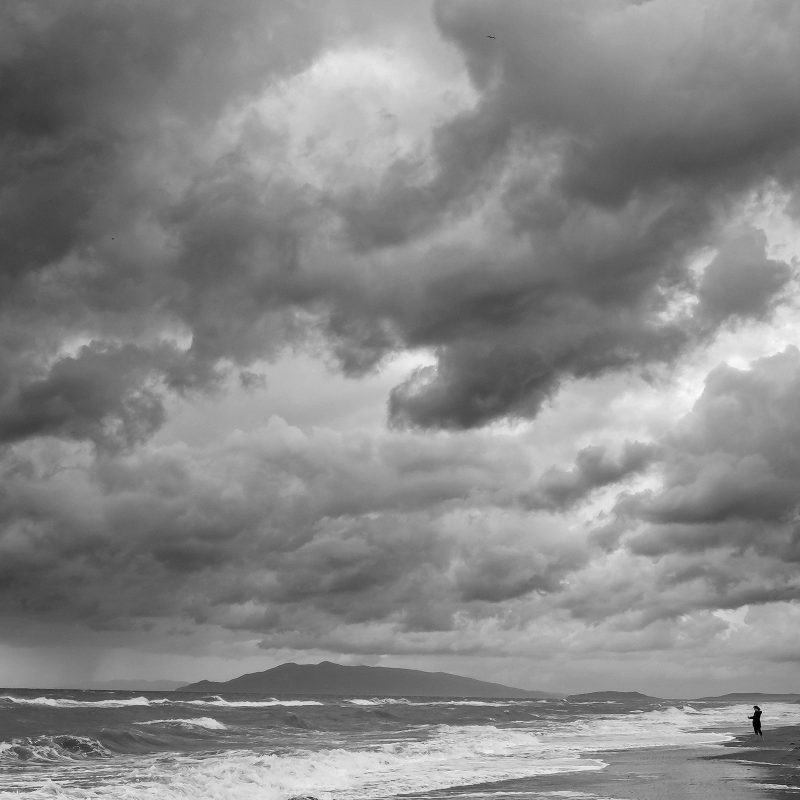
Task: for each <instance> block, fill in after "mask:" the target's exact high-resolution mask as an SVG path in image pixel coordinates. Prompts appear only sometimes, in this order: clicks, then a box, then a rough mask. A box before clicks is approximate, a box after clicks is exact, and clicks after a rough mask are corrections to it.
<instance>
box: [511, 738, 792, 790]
mask: <svg viewBox="0 0 800 800" xmlns="http://www.w3.org/2000/svg"><path fill="white" fill-rule="evenodd" d="M592 755H593V757H596V758H599V759H601V760H602V761H605V762H606V763H607V764H608V767H606V768H605V769H604V770H602V771H600V772H584V773H578V774H575V773H573V774H570V775H553V776H539V777H537V778H536V786H535V789H536V791H537V792H538V793H540V794H541V796H542V797H551V796H552V797H564V796H565V793H570V794H574V795H576V796H581V795H585V796H586V797H591V798H604V800H694V799H695V798H697V800H700V799H701V798H702V800H754V798H774V799H776V800H784V799H785V798H795V800H797V798H798V797H800V727H795V726H791V727H785V728H777V729H775V730H767V731H765V733H764V738H763V740H759V741H755V739H754V737H753V736H751V735H743V736H740V737H737V739H735V740H733V741H731V742H729V743H727V744H725V745H722V746H720V745H709V746H707V747H694V748H679V747H676V748H660V747H659V748H643V749H641V750H615V751H608V752H600V753H596V754H592ZM523 784H526V785H524V786H523ZM496 788H497V787H496ZM503 789H504V794H507V795H508V796H510V797H513V796H514V795H515V793H516V791H523V790H527V791H530V789H531V786H530V783H528V782H522V781H509V782H508V783H507V784H505V785H504V786H503Z"/></svg>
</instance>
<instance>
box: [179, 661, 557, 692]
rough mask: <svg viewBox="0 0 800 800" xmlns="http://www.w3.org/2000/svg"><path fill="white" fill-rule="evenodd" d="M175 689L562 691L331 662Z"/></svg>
mask: <svg viewBox="0 0 800 800" xmlns="http://www.w3.org/2000/svg"><path fill="white" fill-rule="evenodd" d="M176 691H179V692H203V693H206V694H219V693H220V692H235V693H243V694H304V695H305V694H322V695H326V694H327V695H369V696H372V697H476V698H512V699H525V698H532V699H537V698H552V697H560V696H561V695H558V694H555V693H553V692H543V691H539V690H535V689H519V688H516V687H513V686H505V685H503V684H500V683H491V682H488V681H481V680H477V679H476V678H465V677H463V676H461V675H452V674H450V673H448V672H425V671H423V670H418V669H404V668H400V667H368V666H362V665H359V666H345V665H342V664H334V663H333V662H331V661H322V662H320V663H319V664H295V663H294V662H289V663H287V664H281V665H279V666H277V667H273V668H272V669H267V670H264V671H263V672H251V673H248V674H246V675H240V676H239V677H238V678H233V679H231V680H229V681H209V680H202V681H197V682H196V683H190V684H187V685H186V686H181V687H179V688H178V689H176Z"/></svg>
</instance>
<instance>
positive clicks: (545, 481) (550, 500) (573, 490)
mask: <svg viewBox="0 0 800 800" xmlns="http://www.w3.org/2000/svg"><path fill="white" fill-rule="evenodd" d="M657 453H658V448H657V447H656V446H655V445H652V444H645V443H642V442H626V443H625V445H624V446H623V448H622V452H621V453H620V455H619V457H618V458H616V459H615V458H612V457H609V454H608V453H607V452H606V449H605V448H604V447H599V446H593V447H586V448H584V449H583V450H581V451H580V452H579V453H578V456H577V458H576V459H575V466H574V467H573V468H572V469H571V470H563V469H559V468H558V467H552V468H551V469H549V470H548V471H547V472H545V473H544V475H542V476H541V478H540V479H539V480H538V482H537V485H536V488H535V490H534V492H533V493H532V496H531V500H532V503H533V504H534V505H539V507H544V508H561V509H563V508H566V507H568V506H570V505H572V504H573V503H575V502H577V501H579V500H581V499H582V498H584V497H586V496H587V495H588V494H589V493H590V492H592V491H593V490H595V489H599V488H601V487H603V486H609V485H612V484H617V483H619V482H620V481H622V480H624V479H625V478H626V477H628V476H630V475H635V474H637V473H640V472H641V471H642V470H644V469H645V468H646V467H647V466H649V464H650V463H651V462H652V461H653V460H654V458H655V457H656V456H657Z"/></svg>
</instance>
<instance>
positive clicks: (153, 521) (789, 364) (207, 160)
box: [0, 0, 800, 652]
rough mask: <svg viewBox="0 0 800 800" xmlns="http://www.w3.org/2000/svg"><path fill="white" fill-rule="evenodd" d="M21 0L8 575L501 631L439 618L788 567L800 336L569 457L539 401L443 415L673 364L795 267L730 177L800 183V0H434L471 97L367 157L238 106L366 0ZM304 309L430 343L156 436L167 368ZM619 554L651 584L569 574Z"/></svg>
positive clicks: (696, 588)
mask: <svg viewBox="0 0 800 800" xmlns="http://www.w3.org/2000/svg"><path fill="white" fill-rule="evenodd" d="M676 6H677V8H676ZM0 15H1V16H2V21H1V22H0V30H2V31H4V33H2V34H0V127H1V129H2V137H3V148H2V156H1V157H0V158H1V160H0V165H2V166H1V167H0V168H1V169H2V172H3V189H2V200H0V250H1V251H2V254H3V258H2V264H1V265H0V314H1V315H2V316H1V317H0V320H1V321H0V374H1V375H2V382H1V383H0V442H2V443H3V444H2V446H3V448H4V449H3V450H2V451H0V453H2V471H3V483H2V487H3V488H2V491H0V552H2V558H0V591H2V593H3V595H4V597H5V598H6V603H7V604H8V605H7V607H8V608H12V609H14V610H15V612H16V613H20V614H41V615H52V616H56V617H59V616H61V617H64V618H80V619H84V620H87V621H89V622H90V623H91V624H93V625H95V626H98V627H100V626H109V625H110V626H123V627H124V626H125V625H127V624H129V621H130V620H131V619H138V618H148V617H159V616H173V615H174V616H181V617H187V618H191V619H194V620H195V621H197V622H203V623H216V624H221V625H224V626H228V627H231V628H241V629H243V630H249V631H257V632H259V633H261V634H265V635H266V636H267V638H266V639H265V643H266V645H269V646H289V647H300V648H303V647H310V646H325V647H329V648H331V649H334V650H335V649H337V648H339V649H342V650H349V651H351V652H361V651H363V652H369V651H372V652H393V651H396V652H424V651H425V650H426V648H429V649H431V648H432V649H436V648H439V649H448V648H450V649H453V650H462V651H470V649H475V650H479V649H480V647H481V645H480V643H479V642H478V641H477V640H474V639H472V640H471V639H470V638H469V637H468V636H466V635H464V636H463V637H462V638H461V639H459V638H458V637H455V636H451V637H450V638H448V636H449V635H450V634H452V633H453V632H454V631H455V632H458V631H459V630H461V629H460V628H459V626H463V625H464V624H465V623H464V620H465V619H466V620H468V621H469V620H473V621H474V620H480V619H483V618H486V617H491V616H492V614H494V613H495V612H494V611H493V610H492V609H493V608H495V607H496V606H497V605H498V604H500V603H507V604H508V605H507V608H508V609H511V610H509V611H508V612H507V613H506V616H505V617H504V618H503V621H502V624H501V627H503V626H505V628H506V629H507V630H513V629H514V628H515V626H516V627H519V626H522V625H523V624H524V622H525V619H524V618H523V616H519V615H523V612H522V611H521V610H517V611H515V610H514V609H515V608H517V607H516V606H515V605H514V604H515V603H516V602H517V601H518V600H520V599H521V598H533V599H532V600H531V603H533V604H534V610H533V611H528V612H526V613H529V614H531V615H532V614H534V612H536V613H538V612H540V611H541V612H544V611H547V610H552V609H553V608H555V607H557V606H558V607H561V608H565V609H567V610H568V611H569V613H570V614H572V615H574V616H575V617H577V618H579V619H586V620H592V619H594V618H596V617H597V616H598V615H602V616H604V617H610V618H613V617H615V615H621V616H620V618H622V617H624V615H625V614H626V613H627V612H628V611H629V610H630V609H631V608H634V607H635V608H637V609H639V612H638V613H639V614H640V619H639V622H640V623H653V622H654V621H656V620H658V619H660V618H676V617H678V616H679V615H680V614H683V613H686V612H687V611H688V610H691V609H693V608H707V609H713V608H734V607H738V606H740V605H742V604H745V603H764V602H767V601H769V600H796V599H797V596H798V592H800V585H798V582H797V579H796V577H795V576H796V566H797V561H798V558H800V539H799V538H798V537H799V536H800V534H798V528H797V521H796V511H797V502H798V498H799V497H800V486H799V485H798V475H800V464H798V463H797V453H798V452H799V451H800V416H799V412H798V407H799V406H798V404H797V403H796V398H797V396H798V391H800V356H798V352H797V351H796V350H795V349H791V348H790V349H788V350H785V351H784V352H782V353H780V354H778V355H775V356H773V357H771V358H767V359H763V360H761V361H758V362H756V363H755V364H753V365H752V366H751V368H750V369H748V370H736V369H733V368H732V367H725V366H721V367H719V368H717V369H716V370H715V371H713V372H712V373H711V374H710V375H709V376H708V379H707V382H706V386H705V390H704V391H703V393H702V395H701V396H700V398H699V399H698V401H697V404H696V406H695V408H694V410H693V411H692V412H691V414H689V415H688V416H687V417H686V418H685V419H683V420H681V421H680V422H678V423H676V425H675V426H674V429H673V430H672V431H671V432H670V433H669V434H668V435H667V436H666V437H665V438H664V439H663V441H659V442H654V443H652V442H646V443H641V442H628V443H625V444H624V445H621V446H620V447H619V448H617V450H615V451H611V450H608V449H607V448H603V447H600V446H590V447H588V448H587V449H584V450H582V451H581V452H580V453H579V455H578V457H577V459H576V462H575V464H574V465H572V466H571V467H570V466H564V465H557V466H553V467H552V468H550V469H549V470H544V471H537V470H534V469H532V468H531V465H530V463H529V460H528V458H527V457H526V454H525V449H524V446H523V444H522V443H520V442H518V441H516V440H515V439H514V437H512V436H507V437H506V436H500V437H492V436H489V435H488V434H484V433H483V432H481V431H473V432H471V433H469V434H466V433H465V434H462V435H461V436H451V435H445V434H442V433H430V434H429V435H427V436H423V435H422V434H421V433H419V432H418V431H429V432H436V431H441V430H449V431H465V430H468V429H480V428H482V427H484V426H486V425H488V424H489V423H492V422H495V421H504V420H509V419H510V420H513V419H534V418H535V417H536V416H537V414H538V413H539V411H540V409H541V408H542V405H543V403H545V401H547V400H548V399H550V398H552V397H553V396H554V394H555V393H556V392H557V391H558V389H559V387H560V386H561V385H562V384H563V383H564V382H565V381H569V380H572V379H576V378H577V379H591V378H596V377H600V376H603V375H605V374H607V373H610V372H614V371H620V370H634V371H640V370H645V369H648V368H656V367H659V368H660V367H670V366H671V365H674V364H675V363H676V362H677V361H678V360H679V359H680V357H681V356H682V355H684V354H686V353H689V352H691V351H692V350H693V349H694V348H696V347H698V346H700V345H703V344H705V343H708V342H709V341H711V340H712V339H713V337H714V336H715V335H716V334H717V333H718V332H719V331H720V330H721V329H723V328H726V327H730V326H732V325H737V324H741V323H743V322H745V321H748V320H751V321H752V320H766V319H768V318H769V316H770V314H771V313H772V312H773V310H774V308H775V307H776V305H777V304H778V303H779V302H780V301H781V299H782V298H784V297H785V296H786V295H787V294H788V293H789V292H790V291H791V288H792V286H793V272H792V269H791V268H790V266H789V265H788V264H786V263H783V262H781V261H779V260H776V259H774V258H771V257H770V256H769V255H768V253H767V247H766V244H767V243H766V237H765V235H764V234H763V232H762V231H760V230H758V229H757V228H754V227H752V226H751V225H749V224H747V223H745V222H737V221H736V220H737V219H738V217H737V216H736V213H737V210H738V209H740V208H741V205H742V204H743V203H744V202H746V201H747V200H749V199H752V198H753V197H754V196H758V195H759V193H764V192H767V191H770V192H783V193H785V195H786V196H788V197H790V198H791V197H792V196H793V195H794V193H795V192H796V187H797V176H798V167H800V144H798V143H800V96H799V95H798V93H797V75H798V74H800V7H798V6H797V4H796V3H793V2H778V1H777V0H776V1H775V2H760V3H749V2H730V3H725V4H721V3H699V2H694V1H693V2H691V3H689V2H687V3H678V4H674V3H667V2H657V1H656V2H650V3H646V4H627V3H623V2H616V1H615V2H610V1H608V2H606V1H605V0H604V1H602V2H597V0H592V2H585V3H584V2H576V3H538V2H506V3H503V4H502V7H501V8H498V7H497V6H490V5H489V4H486V3H483V2H464V1H463V0H462V1H460V2H441V3H437V4H435V5H434V6H432V8H431V19H432V23H431V24H433V25H435V26H436V28H437V29H438V32H439V34H440V35H441V37H442V39H443V40H444V41H445V42H446V43H447V46H450V47H452V48H455V50H456V51H457V53H458V54H459V55H460V57H461V58H462V59H463V61H464V63H465V65H466V68H467V70H468V73H469V78H470V80H471V82H472V84H473V87H474V90H475V92H476V96H477V100H476V103H475V105H474V107H472V108H470V109H469V110H467V111H462V112H459V113H458V114H456V115H455V116H453V117H452V118H450V119H449V120H447V121H446V122H444V123H442V124H441V125H440V126H439V127H438V128H437V129H436V130H435V131H434V134H433V137H432V141H431V147H430V153H429V154H427V155H426V156H420V157H419V159H418V160H416V159H414V158H411V157H408V158H404V159H398V160H396V161H395V163H393V164H392V165H391V166H390V167H389V168H388V169H386V170H385V171H382V172H380V173H379V174H375V175H374V176H373V180H371V182H365V183H363V185H362V184H359V185H347V186H345V185H341V186H340V185H337V184H335V183H332V184H331V185H325V186H312V185H310V184H309V183H308V181H307V180H305V179H304V178H303V177H302V176H301V175H300V174H297V175H294V174H293V172H292V170H291V168H286V166H285V158H286V156H285V149H286V143H285V142H283V141H282V139H281V137H280V136H278V135H277V133H276V132H275V131H273V130H271V129H270V127H269V125H268V124H267V122H266V121H265V120H263V118H261V117H258V118H254V119H253V120H251V122H250V124H249V125H242V126H239V127H236V126H234V125H231V126H229V128H226V129H225V130H228V133H227V134H225V135H223V132H221V130H222V128H224V126H223V125H222V122H221V121H224V120H225V119H228V118H230V119H232V118H234V117H235V116H236V115H237V114H241V113H244V110H245V109H246V108H247V107H248V105H249V104H252V103H253V102H255V101H256V100H257V98H258V97H259V96H260V95H261V94H262V93H263V92H264V91H266V89H267V88H268V87H270V86H274V85H276V84H278V83H280V82H281V81H288V80H291V78H292V76H294V75H296V74H298V73H300V72H302V71H304V70H306V69H307V68H308V67H309V66H310V65H311V64H312V63H313V61H314V60H315V59H316V58H317V57H318V56H319V55H320V54H321V53H323V52H325V51H326V50H327V49H330V48H335V47H338V46H342V45H343V44H346V42H347V41H348V39H347V37H348V36H353V37H355V36H357V35H360V29H359V26H358V23H357V22H356V20H357V18H358V8H357V7H356V6H355V5H354V6H348V4H345V3H314V4H304V3H290V2H266V3H265V2H247V1H246V0H237V2H231V3H223V4H221V3H218V2H191V3H188V2H170V3H161V2H128V3H116V4H111V3H98V2H89V0H87V1H86V2H78V1H77V0H76V1H75V2H39V3H35V4H27V3H13V4H9V5H5V6H4V7H3V10H2V11H0ZM342 19H344V20H345V21H346V24H345V23H342ZM373 23H374V20H373V22H371V23H370V24H373ZM385 24H386V25H387V26H391V25H392V24H393V23H392V20H391V19H387V21H386V22H385ZM487 31H489V32H491V33H492V34H493V35H495V36H496V39H489V38H487V36H486V33H487ZM231 130H232V131H234V132H233V133H230V131H231ZM265 153H266V154H267V155H266V160H267V162H268V167H267V168H266V169H265V167H264V159H265ZM273 162H274V163H275V164H276V165H277V164H282V166H281V168H280V169H278V168H277V167H276V168H275V169H274V170H272V169H271V167H270V166H269V164H272V163H273ZM794 202H795V207H796V199H795V201H794ZM462 228H469V229H470V230H472V231H475V230H485V231H486V236H485V237H484V240H485V242H487V243H488V244H486V245H485V246H480V245H476V244H475V239H474V237H463V238H462V237H460V236H459V233H458V231H459V230H461V229H462ZM710 249H711V250H713V252H714V253H715V255H713V257H712V258H711V260H710V262H709V263H708V265H707V266H706V267H705V268H704V269H703V270H701V271H700V272H699V274H698V269H697V258H698V255H699V254H701V253H703V252H708V251H709V250H710ZM294 347H301V348H302V347H307V348H311V349H313V350H314V351H315V352H319V353H321V356H322V357H325V358H331V359H333V360H334V361H335V363H336V364H337V365H338V368H340V369H341V370H343V371H345V372H346V373H348V374H350V375H352V376H354V377H357V376H358V375H362V374H364V373H365V372H368V371H370V370H372V369H374V368H376V367H378V366H379V365H380V364H381V363H382V362H383V361H384V360H385V359H386V358H387V357H390V356H392V355H393V354H397V353H400V352H403V351H405V350H416V349H426V350H428V351H430V352H432V353H433V354H434V356H435V364H434V365H432V366H426V367H422V368H419V369H417V370H416V371H414V372H413V374H410V375H409V376H408V378H407V379H406V380H405V381H404V382H403V383H402V384H400V385H398V386H397V387H395V388H394V390H393V391H392V392H391V395H390V397H388V422H389V430H388V431H387V432H386V433H385V434H383V435H382V436H380V437H377V438H371V437H367V436H366V435H365V436H363V437H359V436H356V435H349V434H348V435H345V434H341V435H339V434H333V433H330V434H326V433H324V432H315V433H303V432H301V431H299V430H296V429H294V428H291V427H290V426H286V425H285V424H284V423H282V422H280V421H279V420H276V421H273V422H272V423H271V424H270V425H269V426H268V427H266V428H265V429H264V431H263V432H262V433H260V434H258V435H255V436H253V437H248V438H244V437H239V438H237V437H236V436H234V437H233V438H232V439H229V440H227V441H226V442H224V443H220V444H219V445H216V446H213V447H211V446H209V447H208V448H206V449H202V448H199V449H190V448H184V447H177V446H174V447H172V448H155V447H152V446H151V445H150V444H148V442H149V440H150V439H151V437H152V435H153V434H154V433H155V432H156V431H157V430H158V429H159V428H160V427H161V426H162V424H163V422H164V419H165V413H166V412H165V402H166V398H167V397H168V396H169V395H171V394H177V395H182V396H185V397H192V396H194V395H195V394H196V393H201V392H209V391H214V390H216V389H218V388H219V387H220V386H222V384H223V381H224V377H225V375H226V374H228V373H229V372H231V371H236V370H242V371H245V374H246V370H247V369H248V368H250V367H252V366H253V365H254V364H256V363H257V362H259V363H260V362H262V361H264V360H266V361H269V360H270V359H273V358H275V357H277V356H278V355H280V354H281V353H284V352H286V351H287V348H294ZM71 443H72V444H71ZM76 443H77V444H76ZM69 459H73V462H71V463H72V467H73V468H72V469H67V468H66V467H65V461H68V460H69ZM644 474H649V475H652V476H655V477H656V478H658V479H659V488H656V489H652V490H650V491H642V490H634V489H630V490H629V491H628V493H627V494H625V495H624V496H621V497H620V498H619V499H618V500H617V502H616V505H615V506H614V510H613V513H611V514H610V515H609V517H608V519H607V520H605V521H604V522H603V524H602V527H598V528H596V529H594V530H593V532H592V533H591V535H590V538H589V539H588V540H587V539H586V533H585V532H583V531H580V532H576V530H575V527H574V526H568V525H567V524H566V523H565V522H563V521H562V520H561V518H560V517H559V516H558V512H561V511H565V510H569V509H571V508H574V507H575V506H576V505H579V504H580V503H582V502H583V501H585V500H587V499H591V498H592V497H594V496H595V493H596V492H597V491H598V490H600V491H602V490H603V488H604V487H605V488H606V489H607V488H609V487H614V486H617V485H618V484H622V485H624V484H625V481H626V480H628V479H630V478H635V477H637V476H641V475H644ZM587 541H588V544H587ZM610 555H616V556H618V557H624V558H627V559H629V560H630V561H631V563H634V562H636V561H637V560H640V561H646V562H647V563H648V564H650V565H651V567H652V572H651V573H648V576H647V579H646V580H647V581H649V586H646V585H645V580H644V579H643V580H642V581H637V579H636V578H635V576H628V577H627V578H626V588H625V589H624V591H614V590H613V586H616V585H617V584H616V583H615V582H616V581H617V580H621V578H620V576H618V575H613V576H610V577H609V578H608V579H607V580H608V585H607V586H606V587H605V588H606V589H608V590H609V591H608V592H607V593H605V594H604V595H603V600H602V601H601V602H599V603H598V602H595V603H594V604H592V603H591V602H590V601H589V600H588V599H587V596H586V592H587V591H588V588H587V587H591V589H592V590H593V591H595V592H596V591H597V590H598V587H597V586H593V585H591V584H590V583H589V582H587V583H585V584H584V588H583V589H581V588H575V586H574V584H572V583H570V581H569V576H570V574H572V573H574V572H575V571H576V570H581V569H584V568H587V565H589V564H590V562H591V561H592V560H593V559H602V558H606V557H610ZM754 570H755V572H756V574H757V576H758V578H757V579H755V580H754V579H753V571H754ZM653 582H654V583H653ZM654 585H655V586H657V587H659V589H660V590H661V591H659V592H657V593H653V591H652V589H653V586H654ZM676 587H677V588H676ZM599 588H600V589H603V588H604V587H599ZM515 615H516V616H515ZM381 625H384V626H387V627H383V628H382V627H380V626H381ZM348 626H351V627H348ZM353 630H356V631H357V633H356V634H354V633H352V631H353ZM433 633H439V634H441V637H440V638H438V639H433V638H431V636H429V634H433ZM323 634H324V636H323ZM390 634H391V635H390ZM404 636H405V638H404ZM431 642H434V644H431ZM495 644H496V643H495ZM495 644H492V645H491V646H495Z"/></svg>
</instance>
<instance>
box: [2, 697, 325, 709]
mask: <svg viewBox="0 0 800 800" xmlns="http://www.w3.org/2000/svg"><path fill="white" fill-rule="evenodd" d="M0 701H5V702H6V703H9V704H12V705H13V704H16V705H25V706H48V707H49V708H125V707H128V706H144V707H148V706H151V707H152V706H212V707H213V706H215V707H217V708H271V707H273V706H285V707H287V708H292V707H300V706H323V705H325V704H324V703H322V702H320V701H319V700H279V699H278V698H275V697H271V698H268V699H266V700H225V699H223V698H222V697H220V696H219V695H212V696H210V697H205V698H203V699H200V700H184V699H182V698H181V699H177V700H176V699H172V698H168V697H154V698H148V697H144V696H140V697H116V698H108V699H104V700H91V699H89V698H80V699H75V698H69V697H45V696H41V697H15V696H13V695H0Z"/></svg>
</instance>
